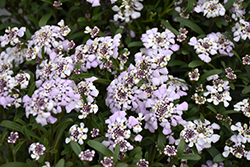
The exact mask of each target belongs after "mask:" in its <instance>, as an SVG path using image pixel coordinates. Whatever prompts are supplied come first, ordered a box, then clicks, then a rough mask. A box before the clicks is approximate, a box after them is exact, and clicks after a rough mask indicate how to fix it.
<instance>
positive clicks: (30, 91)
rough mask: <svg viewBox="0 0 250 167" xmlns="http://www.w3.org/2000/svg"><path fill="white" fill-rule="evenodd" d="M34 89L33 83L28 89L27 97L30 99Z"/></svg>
mask: <svg viewBox="0 0 250 167" xmlns="http://www.w3.org/2000/svg"><path fill="white" fill-rule="evenodd" d="M35 88H36V83H35V82H33V83H32V84H31V86H30V88H29V91H28V96H30V97H31V96H32V94H33V92H34V90H35Z"/></svg>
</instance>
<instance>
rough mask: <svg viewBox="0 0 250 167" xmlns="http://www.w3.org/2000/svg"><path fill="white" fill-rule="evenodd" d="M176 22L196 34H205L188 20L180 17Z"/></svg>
mask: <svg viewBox="0 0 250 167" xmlns="http://www.w3.org/2000/svg"><path fill="white" fill-rule="evenodd" d="M176 20H177V21H178V22H180V23H182V24H183V25H185V26H187V27H189V28H191V29H192V30H193V31H194V32H196V33H198V34H205V33H204V31H203V30H202V29H201V28H200V27H199V26H198V25H197V24H195V23H194V22H192V21H191V20H188V19H184V18H182V17H176Z"/></svg>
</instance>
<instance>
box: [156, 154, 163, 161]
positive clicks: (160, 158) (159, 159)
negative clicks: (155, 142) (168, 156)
mask: <svg viewBox="0 0 250 167" xmlns="http://www.w3.org/2000/svg"><path fill="white" fill-rule="evenodd" d="M164 157H165V154H162V155H161V156H160V157H159V158H158V159H157V160H156V161H155V162H160V161H161V160H162V158H164Z"/></svg>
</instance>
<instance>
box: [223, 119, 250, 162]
mask: <svg viewBox="0 0 250 167" xmlns="http://www.w3.org/2000/svg"><path fill="white" fill-rule="evenodd" d="M231 130H232V131H238V134H237V135H232V136H231V137H230V139H229V140H227V142H226V146H225V147H224V152H223V153H222V155H223V156H224V157H228V155H229V154H230V153H231V154H233V155H234V156H235V157H236V158H242V157H245V158H246V159H247V160H250V150H246V149H245V147H246V146H245V145H246V144H247V143H249V142H250V128H248V125H247V124H244V125H243V126H242V124H241V123H240V122H238V123H236V124H235V125H231Z"/></svg>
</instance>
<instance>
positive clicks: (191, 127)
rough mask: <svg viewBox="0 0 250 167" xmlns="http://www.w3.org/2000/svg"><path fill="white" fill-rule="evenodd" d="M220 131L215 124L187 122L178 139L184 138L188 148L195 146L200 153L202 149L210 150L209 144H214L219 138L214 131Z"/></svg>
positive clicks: (199, 121)
mask: <svg viewBox="0 0 250 167" xmlns="http://www.w3.org/2000/svg"><path fill="white" fill-rule="evenodd" d="M216 129H220V126H219V125H218V124H216V123H212V124H211V123H210V121H208V120H205V122H204V123H202V122H201V120H199V119H198V120H197V119H196V120H194V121H193V122H191V121H188V122H187V123H186V124H185V125H184V129H183V130H182V131H181V133H180V137H181V138H184V140H185V142H186V143H187V144H188V147H193V146H194V145H195V146H196V148H197V150H198V151H199V152H201V151H202V150H203V149H204V148H210V147H211V143H216V142H217V141H218V140H219V139H220V136H219V135H218V134H215V133H214V130H216ZM179 141H180V140H179V139H178V140H176V142H175V143H176V144H178V143H179Z"/></svg>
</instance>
